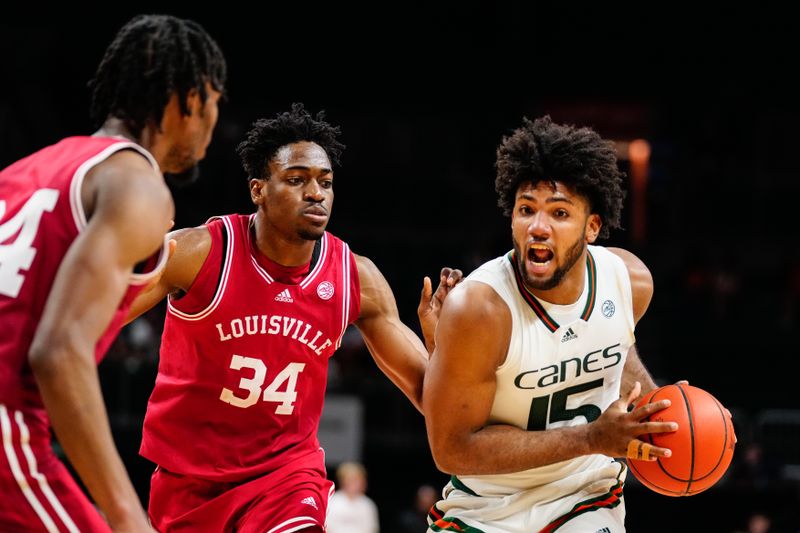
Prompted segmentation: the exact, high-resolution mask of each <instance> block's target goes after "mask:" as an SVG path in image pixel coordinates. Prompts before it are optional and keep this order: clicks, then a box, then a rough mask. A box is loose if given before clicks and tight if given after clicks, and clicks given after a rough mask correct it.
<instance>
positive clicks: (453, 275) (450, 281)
mask: <svg viewBox="0 0 800 533" xmlns="http://www.w3.org/2000/svg"><path fill="white" fill-rule="evenodd" d="M463 277H464V273H463V272H461V271H460V270H459V269H457V268H454V269H452V270H451V271H450V274H448V276H447V286H448V287H455V286H456V285H458V283H459V282H460V281H461V279H462V278H463Z"/></svg>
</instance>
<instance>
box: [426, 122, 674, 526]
mask: <svg viewBox="0 0 800 533" xmlns="http://www.w3.org/2000/svg"><path fill="white" fill-rule="evenodd" d="M496 166H497V179H496V189H497V192H498V194H499V205H500V206H501V207H502V208H503V209H504V211H505V213H506V214H508V215H510V216H511V228H512V237H513V241H514V249H513V250H512V251H510V252H508V253H507V254H504V255H502V256H500V257H498V258H497V259H494V260H492V261H489V262H488V263H486V264H484V265H483V266H481V267H479V268H478V269H477V270H476V271H475V272H473V273H472V274H470V276H469V277H467V278H466V280H465V281H464V282H463V283H462V284H461V285H460V286H459V287H456V288H455V289H454V290H453V292H452V293H451V294H450V295H449V296H448V298H447V300H445V303H444V306H443V309H442V313H441V316H440V320H439V324H438V328H437V330H436V350H435V352H434V354H433V355H432V357H431V360H430V363H429V366H428V370H427V372H426V376H425V385H424V392H423V408H424V412H425V416H426V423H427V429H428V438H429V441H430V444H431V449H432V452H433V457H434V459H435V461H436V464H437V466H438V467H439V468H440V469H441V470H442V471H444V472H447V473H449V474H452V477H451V481H450V483H448V485H447V486H446V487H445V489H444V491H443V495H444V499H443V500H442V501H440V502H438V503H437V504H436V505H434V506H433V508H432V509H431V512H430V515H429V524H430V529H429V531H471V532H485V533H515V532H520V533H522V532H525V533H530V532H534V531H543V532H549V531H555V530H558V531H559V533H566V532H570V533H572V532H581V533H587V532H588V533H595V532H603V533H618V532H621V531H624V530H625V527H624V518H625V507H624V503H623V500H622V487H623V483H624V480H625V474H626V466H625V464H624V463H622V462H620V461H618V460H616V459H615V458H618V457H625V456H626V455H628V456H633V457H637V456H638V457H640V458H645V459H648V460H655V458H658V457H668V456H669V455H670V450H668V449H664V448H658V447H654V446H651V445H650V444H645V443H643V442H642V441H641V440H639V439H638V438H637V437H638V436H641V435H644V434H647V433H660V432H667V431H674V430H675V429H677V425H676V424H675V423H674V422H668V421H662V422H642V419H644V418H645V417H647V416H648V415H650V414H652V413H654V412H656V411H659V410H661V409H664V408H665V407H667V406H668V405H669V404H668V401H661V402H656V403H652V404H647V405H645V406H643V407H640V408H638V409H634V410H632V411H630V412H629V411H628V405H629V404H631V403H633V402H635V400H636V399H637V398H639V397H640V395H641V394H642V393H643V392H646V391H648V390H650V389H653V388H655V384H654V383H653V380H652V378H651V377H650V375H649V374H648V372H647V370H646V369H645V367H644V365H643V364H642V362H641V361H640V359H639V357H638V355H637V354H636V350H635V348H634V342H635V339H634V334H633V331H634V327H635V325H636V323H637V321H638V320H639V319H640V318H641V317H642V315H643V314H644V312H645V311H646V309H647V307H648V305H649V303H650V298H651V297H652V293H653V281H652V278H651V276H650V272H649V271H648V270H647V267H645V265H644V264H643V263H642V262H641V261H640V260H639V259H638V258H637V257H635V256H634V255H633V254H631V253H630V252H627V251H625V250H622V249H618V248H603V247H600V246H592V245H591V244H592V243H594V242H595V240H596V239H597V238H598V237H606V236H607V235H608V231H609V229H611V228H618V227H619V226H620V211H621V209H622V200H623V197H624V195H623V192H622V189H621V182H622V175H621V173H620V171H619V170H618V168H617V162H616V157H615V151H614V147H613V146H612V144H611V143H610V142H607V141H604V140H602V139H601V138H600V136H599V135H598V134H597V133H595V132H594V131H592V130H590V129H588V128H580V129H578V128H574V127H571V126H563V125H558V124H554V123H553V122H552V121H551V120H550V118H549V117H545V118H541V119H538V120H536V121H533V122H532V121H530V120H528V119H525V120H524V124H523V125H522V127H520V128H518V129H517V130H515V131H514V132H513V134H512V135H511V136H509V137H506V138H504V139H503V142H502V144H501V145H500V147H499V148H498V150H497V164H496Z"/></svg>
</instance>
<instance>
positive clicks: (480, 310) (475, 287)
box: [442, 278, 511, 323]
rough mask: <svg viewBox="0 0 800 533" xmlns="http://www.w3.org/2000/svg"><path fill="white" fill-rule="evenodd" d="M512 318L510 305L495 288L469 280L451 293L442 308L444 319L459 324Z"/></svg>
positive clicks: (491, 321)
mask: <svg viewBox="0 0 800 533" xmlns="http://www.w3.org/2000/svg"><path fill="white" fill-rule="evenodd" d="M510 316H511V314H510V309H509V307H508V304H507V303H506V301H505V300H504V299H503V298H502V297H501V296H500V295H499V294H498V293H497V291H496V290H495V288H494V287H492V286H491V285H489V284H487V283H484V282H483V281H477V280H474V279H469V278H467V279H466V280H464V281H463V282H462V283H459V284H458V285H457V286H456V287H455V288H454V289H453V290H452V291H450V294H448V295H447V299H445V301H444V305H443V308H442V318H445V317H447V318H449V319H452V320H455V321H458V322H473V321H479V322H481V323H494V322H497V321H502V320H504V319H505V318H509V319H510Z"/></svg>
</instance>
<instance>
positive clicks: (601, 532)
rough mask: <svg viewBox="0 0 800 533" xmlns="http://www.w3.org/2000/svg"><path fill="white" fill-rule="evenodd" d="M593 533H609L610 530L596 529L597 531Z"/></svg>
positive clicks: (605, 528)
mask: <svg viewBox="0 0 800 533" xmlns="http://www.w3.org/2000/svg"><path fill="white" fill-rule="evenodd" d="M595 533H611V530H610V529H608V528H607V527H604V528H602V529H598V530H597V531H595Z"/></svg>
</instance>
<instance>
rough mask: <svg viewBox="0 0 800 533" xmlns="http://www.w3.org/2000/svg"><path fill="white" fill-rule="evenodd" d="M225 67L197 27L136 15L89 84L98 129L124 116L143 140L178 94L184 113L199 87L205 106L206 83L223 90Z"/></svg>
mask: <svg viewBox="0 0 800 533" xmlns="http://www.w3.org/2000/svg"><path fill="white" fill-rule="evenodd" d="M226 70H227V67H226V64H225V58H224V57H223V55H222V52H221V51H220V49H219V46H217V43H216V42H214V40H213V39H212V38H211V37H210V36H209V35H208V33H206V31H205V30H204V29H203V27H202V26H200V25H199V24H198V23H196V22H194V21H191V20H186V19H179V18H176V17H173V16H170V15H138V16H136V17H134V18H133V19H131V20H130V21H129V22H128V23H127V24H125V26H123V27H122V29H120V30H119V32H118V33H117V35H116V37H115V38H114V41H113V42H112V43H111V44H110V45H109V47H108V49H107V50H106V53H105V55H104V56H103V60H102V61H101V62H100V65H99V66H98V67H97V72H96V73H95V76H94V78H93V79H92V80H91V81H90V82H89V88H90V90H91V91H92V102H91V108H90V115H91V119H92V122H93V123H94V126H95V127H99V126H101V125H102V124H103V122H105V120H106V119H107V118H108V117H109V116H114V117H117V118H120V119H122V120H123V121H124V123H125V125H126V126H127V127H128V129H129V130H130V131H131V133H132V134H133V135H135V136H136V137H139V136H140V135H141V132H142V129H143V128H144V127H145V125H146V124H147V122H148V121H153V123H155V124H156V125H158V124H160V123H161V118H162V116H163V114H164V108H165V107H166V105H167V102H168V101H169V98H170V95H171V94H172V93H173V92H177V95H178V101H179V102H180V105H181V111H182V112H183V114H185V115H188V114H189V113H190V111H189V109H188V107H187V105H186V95H187V94H188V93H189V91H190V90H191V89H196V90H197V91H198V92H199V94H200V97H201V100H202V101H203V102H205V100H206V98H207V96H208V94H207V93H206V82H209V83H210V84H211V86H212V87H213V88H214V89H215V90H217V91H220V92H223V91H224V87H225V77H226Z"/></svg>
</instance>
